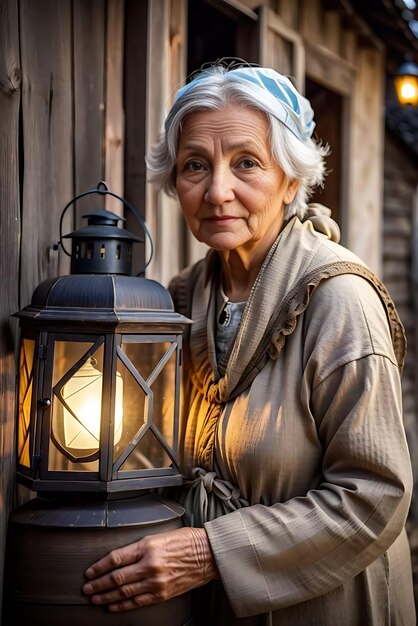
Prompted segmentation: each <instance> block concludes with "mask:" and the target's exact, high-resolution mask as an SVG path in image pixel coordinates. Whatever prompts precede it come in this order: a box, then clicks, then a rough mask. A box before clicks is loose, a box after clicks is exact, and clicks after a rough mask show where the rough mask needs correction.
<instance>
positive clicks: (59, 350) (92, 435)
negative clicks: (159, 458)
mask: <svg viewBox="0 0 418 626" xmlns="http://www.w3.org/2000/svg"><path fill="white" fill-rule="evenodd" d="M92 346H93V344H92V343H90V342H75V341H68V342H67V341H57V342H55V351H54V371H53V387H54V395H53V401H52V423H51V437H50V444H49V462H48V468H49V470H50V471H62V470H66V471H98V460H97V454H98V451H99V447H100V426H101V408H102V388H103V344H102V345H100V346H99V347H98V348H97V350H95V351H94V352H91V348H92ZM88 351H90V354H88V355H87V356H86V353H87V352H88ZM71 368H74V369H73V371H72V372H70V371H69V370H71ZM119 380H120V378H119V379H118V381H119ZM117 387H118V390H119V397H121V388H120V385H119V386H118V385H117ZM117 395H118V393H117ZM120 419H122V417H121V416H120ZM116 422H117V428H118V431H119V432H120V430H121V424H119V423H118V421H117V420H116ZM92 457H95V458H94V459H93V458H92Z"/></svg>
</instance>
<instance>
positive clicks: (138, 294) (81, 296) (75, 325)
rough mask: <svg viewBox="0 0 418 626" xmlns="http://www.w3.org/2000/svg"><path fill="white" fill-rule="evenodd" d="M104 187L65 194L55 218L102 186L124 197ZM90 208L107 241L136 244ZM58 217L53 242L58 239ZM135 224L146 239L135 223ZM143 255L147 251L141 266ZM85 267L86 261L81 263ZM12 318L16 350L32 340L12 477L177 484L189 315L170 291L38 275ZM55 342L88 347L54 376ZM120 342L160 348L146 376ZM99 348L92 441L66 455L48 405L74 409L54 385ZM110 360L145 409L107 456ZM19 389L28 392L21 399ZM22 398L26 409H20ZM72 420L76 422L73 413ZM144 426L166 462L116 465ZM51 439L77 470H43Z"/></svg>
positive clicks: (46, 484)
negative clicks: (166, 421)
mask: <svg viewBox="0 0 418 626" xmlns="http://www.w3.org/2000/svg"><path fill="white" fill-rule="evenodd" d="M103 185H104V183H100V184H99V186H98V188H97V189H96V190H90V191H88V192H85V193H83V194H80V195H79V196H77V197H76V198H74V200H72V201H71V203H69V204H68V205H67V206H66V207H65V209H64V211H63V214H62V216H61V224H62V218H63V216H64V214H65V211H66V210H67V209H68V207H69V206H70V204H72V203H73V202H74V201H75V200H77V199H79V198H81V197H83V196H85V195H88V194H90V193H95V192H96V193H102V194H104V193H108V194H110V195H112V196H114V197H116V198H118V199H119V200H121V201H122V202H124V203H125V201H124V199H122V198H120V197H119V196H116V194H113V193H112V192H109V191H108V190H107V188H106V189H104V188H103ZM131 209H132V207H131ZM95 215H97V216H99V221H100V223H101V224H102V225H103V224H104V225H105V226H103V227H102V232H105V231H106V230H109V232H110V238H111V239H112V241H113V239H114V238H115V237H116V240H118V239H117V238H118V237H119V238H122V239H129V240H130V241H131V242H133V241H138V238H137V237H135V236H134V235H132V234H131V233H129V232H128V231H124V230H122V229H117V228H116V227H115V225H114V221H113V220H119V219H123V218H121V217H119V216H116V215H114V214H111V213H109V212H106V211H99V212H96V213H92V214H88V216H89V217H91V216H95ZM141 220H142V218H141ZM61 224H60V242H61V244H62V239H63V237H62V232H61ZM141 226H142V227H143V228H144V232H145V233H146V234H147V236H148V238H149V239H150V240H151V238H150V236H149V233H148V231H147V230H146V227H144V224H143V223H142V222H141ZM83 236H85V237H87V238H88V237H90V238H91V237H93V238H94V237H95V234H94V227H93V226H89V227H85V228H83V229H80V230H79V231H76V232H74V233H72V234H70V235H67V237H71V238H72V239H73V240H74V242H77V246H78V242H79V241H80V238H81V239H82V237H83ZM102 239H103V236H102V237H100V236H99V237H97V241H98V242H99V244H98V245H101V246H103V245H104V244H101V243H100V242H101V241H102ZM64 250H65V248H64ZM65 252H67V251H66V250H65ZM151 252H152V246H151ZM67 254H68V253H67ZM150 259H151V256H150V258H149V260H148V263H149V261H150ZM88 262H90V261H88ZM121 262H123V268H124V269H125V268H126V263H125V261H124V260H123V259H121ZM77 264H81V265H82V266H83V267H85V260H84V259H77V258H74V255H73V257H72V267H73V268H75V269H76V270H77ZM83 264H84V265H83ZM87 268H89V265H88V264H87ZM84 271H86V270H84ZM87 271H88V269H87ZM15 315H16V316H17V317H18V318H19V319H20V326H21V346H22V347H21V353H23V352H24V351H23V342H24V341H25V340H29V341H32V342H34V343H33V344H32V345H33V364H32V368H30V369H31V371H28V369H29V367H30V366H29V364H28V363H25V362H24V363H22V366H23V367H24V368H25V369H26V373H25V375H24V379H25V380H26V381H27V389H25V387H23V390H22V393H21V395H22V396H23V397H22V398H21V413H20V416H19V420H20V424H19V438H20V443H19V450H18V480H19V481H20V482H21V483H23V484H24V485H26V486H28V487H29V488H30V489H33V490H35V491H38V492H40V491H43V492H48V491H54V492H58V491H88V492H92V491H95V492H99V493H100V492H104V493H118V492H126V491H136V490H142V489H150V488H153V487H164V486H168V485H179V484H181V480H182V479H181V473H180V470H179V466H178V434H179V433H178V428H179V426H178V411H179V395H180V376H181V362H182V333H183V331H184V329H185V327H186V326H187V325H188V324H189V323H190V320H188V319H187V318H185V317H184V316H182V315H180V314H178V313H176V312H175V311H174V308H173V304H172V301H171V297H170V295H169V294H168V292H167V291H166V289H165V288H164V287H163V286H162V285H160V284H159V283H157V282H155V281H153V280H150V279H146V278H143V277H133V276H126V275H115V274H107V273H102V274H89V273H85V274H70V275H67V276H63V277H59V278H55V279H49V280H46V281H44V282H43V283H42V284H41V285H40V286H39V287H38V288H37V289H36V290H35V292H34V295H33V298H32V303H31V305H30V306H28V307H26V308H25V309H23V310H22V311H20V312H18V313H16V314H15ZM58 342H64V343H65V344H67V343H68V344H70V343H74V344H82V343H84V344H88V346H87V349H86V350H85V351H84V352H83V354H82V355H81V356H79V358H78V359H77V360H76V361H75V362H74V363H72V364H71V366H70V367H69V368H68V370H66V371H65V374H64V375H63V376H60V377H59V380H55V381H54V377H55V369H54V368H55V355H56V351H57V345H58ZM127 344H130V345H131V346H133V345H134V344H136V345H137V346H139V348H138V349H139V350H140V349H141V348H140V346H144V345H145V344H155V345H156V346H158V347H159V349H161V348H162V346H163V345H164V350H163V351H162V354H161V357H160V358H159V359H158V361H157V362H156V364H155V367H153V369H152V371H151V372H148V374H147V376H144V375H143V373H141V371H139V370H138V367H136V366H135V364H134V363H132V361H131V360H130V359H129V357H128V355H127V354H126V352H125V351H124V350H123V347H124V346H125V345H127ZM100 348H101V349H102V350H103V367H102V370H103V371H102V376H103V378H102V397H101V420H100V424H101V425H100V442H99V446H98V449H97V450H95V451H90V452H86V454H85V456H83V455H80V454H78V455H73V454H72V453H71V450H69V449H68V448H66V447H65V446H64V445H63V444H62V442H61V440H60V439H59V438H58V437H57V436H56V433H55V431H54V427H53V415H54V413H53V412H54V406H57V403H60V405H62V407H64V409H65V410H66V411H68V412H69V413H71V414H73V416H74V413H73V411H72V409H71V407H70V406H69V405H68V404H67V403H66V401H65V399H64V398H63V395H62V389H63V388H64V386H65V385H66V383H67V382H68V381H69V380H70V379H71V378H72V376H73V375H74V374H75V373H77V372H78V371H79V370H80V368H81V367H82V366H83V364H85V363H86V362H87V361H88V360H89V359H91V358H92V357H94V355H95V354H96V353H97V350H98V349H100ZM22 351H23V352H22ZM170 359H171V363H170V364H171V365H172V362H173V360H174V361H175V366H174V369H175V377H174V384H173V386H172V389H171V393H172V395H173V402H172V406H173V424H172V426H173V431H172V433H171V435H170V438H171V437H172V439H171V441H167V438H166V436H165V434H163V433H162V432H161V430H160V429H159V427H158V425H157V423H156V421H155V419H154V416H153V409H154V405H155V403H154V400H155V398H154V392H153V387H152V386H153V384H154V383H156V381H157V380H158V377H159V376H162V372H163V370H164V367H166V366H167V364H168V363H169V361H170ZM118 367H123V368H125V371H127V372H129V375H130V377H132V380H133V381H135V383H136V385H137V387H138V389H139V390H140V393H142V394H143V398H144V406H143V411H144V416H143V421H142V422H141V423H140V425H139V427H138V428H136V429H135V432H134V433H133V434H131V436H130V437H129V441H128V442H127V443H126V445H125V447H124V449H122V450H121V451H119V453H118V455H117V456H115V449H114V440H113V439H114V419H115V418H114V413H115V401H116V398H115V395H116V375H117V371H118ZM27 394H29V395H30V400H29V402H28V399H27ZM25 402H26V414H25V408H24V407H23V406H22V405H24V403H25ZM28 404H30V410H28V406H27V405H28ZM22 412H23V413H22ZM74 418H75V419H76V420H78V417H77V416H76V415H75V416H74ZM22 422H23V423H22ZM148 432H151V433H152V436H153V439H152V440H153V441H155V445H158V446H160V447H161V449H162V450H163V454H165V455H166V458H167V459H169V460H170V465H169V466H167V464H165V465H164V467H152V468H150V467H148V468H144V467H140V466H138V468H132V467H131V468H129V469H124V467H123V465H124V462H125V461H126V460H127V459H128V457H129V456H130V455H132V454H135V450H136V449H137V448H138V445H140V443H141V441H142V439H143V437H144V436H145V435H146V434H147V433H148ZM27 440H28V441H27ZM51 442H52V444H53V445H54V446H55V448H56V449H57V450H58V451H59V452H60V453H61V454H62V455H63V457H64V458H66V459H67V461H68V462H69V465H73V466H74V465H76V466H77V469H75V468H74V467H72V468H70V469H61V470H59V469H57V468H52V469H51V462H50V456H51ZM23 449H25V454H24V455H23V456H22V451H23ZM19 456H20V458H19ZM93 462H97V463H96V465H97V468H96V467H95V468H94V469H92V463H93ZM82 464H87V465H88V464H90V466H89V467H88V468H87V469H86V470H84V469H81V465H82ZM131 465H132V464H131ZM79 468H80V469H79Z"/></svg>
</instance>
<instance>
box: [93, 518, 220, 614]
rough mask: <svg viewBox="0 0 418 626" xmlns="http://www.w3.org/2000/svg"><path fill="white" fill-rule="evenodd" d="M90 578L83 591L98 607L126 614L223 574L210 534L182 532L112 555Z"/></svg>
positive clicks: (195, 530) (153, 537) (144, 541)
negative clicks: (220, 573)
mask: <svg viewBox="0 0 418 626" xmlns="http://www.w3.org/2000/svg"><path fill="white" fill-rule="evenodd" d="M86 577H87V578H88V579H89V580H88V582H87V583H86V584H85V585H84V586H83V591H84V593H86V594H87V595H89V596H90V597H91V601H92V602H93V603H94V604H107V605H109V609H110V610H113V611H125V610H130V609H134V608H137V607H139V606H145V605H147V604H152V603H156V602H164V601H166V600H168V599H170V598H172V597H174V596H177V595H180V594H183V593H186V592H187V591H190V590H191V589H194V588H196V587H200V586H201V585H204V584H205V583H207V582H208V581H209V580H211V578H217V577H218V573H217V568H216V565H215V562H214V559H213V555H212V551H211V549H210V544H209V540H208V537H207V535H206V532H205V531H204V530H203V529H201V528H179V529H177V530H173V531H168V532H165V533H160V534H158V535H149V536H147V537H144V538H143V539H141V540H139V541H137V542H135V543H132V544H129V545H127V546H124V547H123V548H118V549H116V550H113V551H112V552H110V553H109V554H108V555H106V556H105V557H104V558H103V559H100V560H99V561H97V562H96V563H94V564H93V565H92V566H91V567H89V568H88V570H87V571H86Z"/></svg>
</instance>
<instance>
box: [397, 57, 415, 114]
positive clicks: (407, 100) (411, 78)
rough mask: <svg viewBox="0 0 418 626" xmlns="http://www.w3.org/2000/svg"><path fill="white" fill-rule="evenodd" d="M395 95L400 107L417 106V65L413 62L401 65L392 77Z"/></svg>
mask: <svg viewBox="0 0 418 626" xmlns="http://www.w3.org/2000/svg"><path fill="white" fill-rule="evenodd" d="M394 83H395V90H396V95H397V97H398V100H399V102H400V104H402V105H404V106H405V105H411V106H417V105H418V65H417V64H416V63H414V62H413V61H406V62H405V63H402V65H401V66H400V68H399V69H398V71H397V72H396V74H395V77H394Z"/></svg>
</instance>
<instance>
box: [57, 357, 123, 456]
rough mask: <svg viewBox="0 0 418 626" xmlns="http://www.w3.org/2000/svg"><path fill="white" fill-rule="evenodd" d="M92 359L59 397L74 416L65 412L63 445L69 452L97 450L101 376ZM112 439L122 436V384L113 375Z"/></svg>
mask: <svg viewBox="0 0 418 626" xmlns="http://www.w3.org/2000/svg"><path fill="white" fill-rule="evenodd" d="M94 364H95V362H94V360H93V362H92V360H90V361H88V362H87V363H84V365H83V366H82V367H81V368H80V369H79V370H78V371H77V372H76V373H75V374H74V376H73V377H72V378H70V380H69V381H68V383H66V385H65V386H64V387H63V389H62V395H63V398H64V400H65V401H66V403H67V404H68V406H69V407H70V409H71V410H72V411H73V413H74V414H75V415H76V416H77V419H76V418H74V417H73V416H72V415H71V413H70V412H69V411H68V410H67V409H64V442H65V447H66V448H68V449H69V450H71V449H77V450H93V449H96V450H97V449H98V448H99V442H100V421H101V411H102V385H103V375H102V373H101V372H99V370H97V369H96V368H95V367H94ZM115 404H116V406H115V436H114V443H117V442H118V441H119V440H120V438H121V435H122V421H123V381H122V376H121V375H120V374H119V372H117V373H116V402H115Z"/></svg>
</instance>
